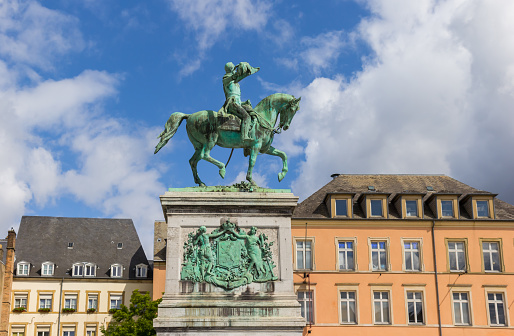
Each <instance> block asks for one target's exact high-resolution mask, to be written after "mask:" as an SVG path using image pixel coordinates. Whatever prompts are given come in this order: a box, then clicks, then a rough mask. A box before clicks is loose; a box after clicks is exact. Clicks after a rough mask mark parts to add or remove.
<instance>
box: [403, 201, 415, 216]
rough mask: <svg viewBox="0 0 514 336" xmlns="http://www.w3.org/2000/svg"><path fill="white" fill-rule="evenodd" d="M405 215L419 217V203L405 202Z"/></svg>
mask: <svg viewBox="0 0 514 336" xmlns="http://www.w3.org/2000/svg"><path fill="white" fill-rule="evenodd" d="M405 215H406V216H407V217H418V201H416V200H406V201H405Z"/></svg>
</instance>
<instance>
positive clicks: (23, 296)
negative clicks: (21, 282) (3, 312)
mask: <svg viewBox="0 0 514 336" xmlns="http://www.w3.org/2000/svg"><path fill="white" fill-rule="evenodd" d="M27 299H28V294H27V293H14V308H25V309H27Z"/></svg>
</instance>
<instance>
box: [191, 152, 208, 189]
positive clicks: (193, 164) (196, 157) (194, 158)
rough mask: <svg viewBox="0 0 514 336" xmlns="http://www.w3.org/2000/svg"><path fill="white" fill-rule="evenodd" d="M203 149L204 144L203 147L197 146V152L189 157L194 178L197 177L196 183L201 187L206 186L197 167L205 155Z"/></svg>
mask: <svg viewBox="0 0 514 336" xmlns="http://www.w3.org/2000/svg"><path fill="white" fill-rule="evenodd" d="M203 151H204V148H203V146H202V147H201V148H197V147H196V146H195V153H194V154H193V156H191V158H190V159H189V165H190V166H191V171H192V172H193V178H194V179H195V183H196V184H198V185H199V186H200V187H205V183H203V182H202V180H200V176H198V169H197V168H196V167H197V166H198V161H200V160H201V158H202V156H203Z"/></svg>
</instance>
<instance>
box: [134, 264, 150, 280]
mask: <svg viewBox="0 0 514 336" xmlns="http://www.w3.org/2000/svg"><path fill="white" fill-rule="evenodd" d="M147 274H148V265H145V264H139V265H137V266H136V278H146V277H147Z"/></svg>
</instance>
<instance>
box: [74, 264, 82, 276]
mask: <svg viewBox="0 0 514 336" xmlns="http://www.w3.org/2000/svg"><path fill="white" fill-rule="evenodd" d="M71 270H72V274H71V276H73V277H83V276H84V263H74V264H73V265H72V266H71ZM78 270H80V274H79V272H78Z"/></svg>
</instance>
